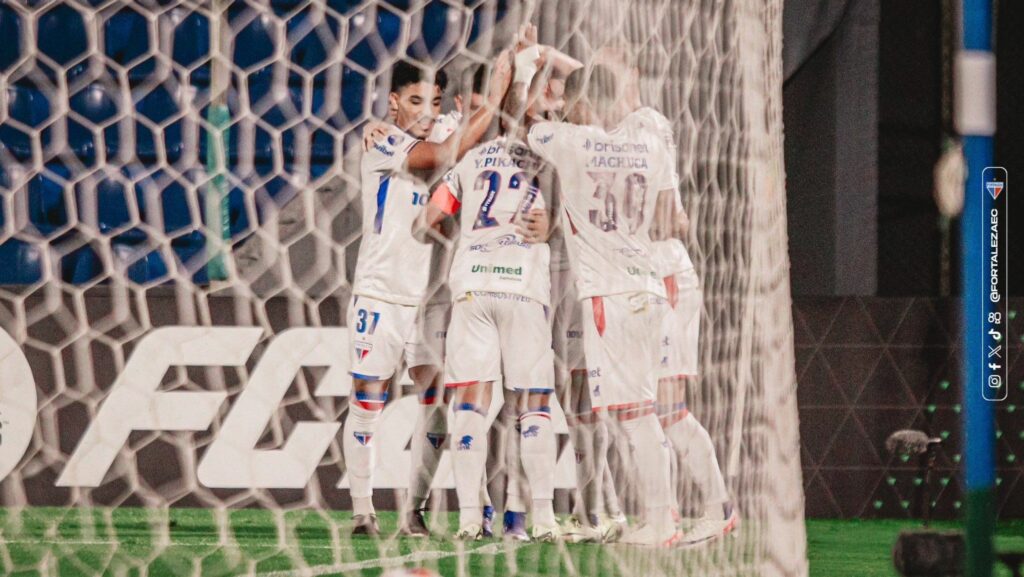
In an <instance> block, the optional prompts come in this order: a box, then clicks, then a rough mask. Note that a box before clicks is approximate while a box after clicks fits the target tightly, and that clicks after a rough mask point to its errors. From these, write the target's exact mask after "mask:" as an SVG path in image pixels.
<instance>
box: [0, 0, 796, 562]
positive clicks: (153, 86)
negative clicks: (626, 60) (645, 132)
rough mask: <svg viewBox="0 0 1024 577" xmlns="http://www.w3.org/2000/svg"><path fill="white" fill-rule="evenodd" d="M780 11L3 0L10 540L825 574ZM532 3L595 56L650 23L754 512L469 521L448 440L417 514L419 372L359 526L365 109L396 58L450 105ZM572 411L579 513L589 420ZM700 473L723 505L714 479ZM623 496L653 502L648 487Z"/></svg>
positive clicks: (720, 5) (0, 433)
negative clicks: (356, 325)
mask: <svg viewBox="0 0 1024 577" xmlns="http://www.w3.org/2000/svg"><path fill="white" fill-rule="evenodd" d="M781 19H782V1H781V0H634V1H632V2H622V1H620V0H557V1H556V0H537V1H536V2H531V1H529V0H521V1H517V0H466V1H465V2H462V1H460V0H446V1H441V0H431V1H426V0H134V1H129V0H39V1H28V0H25V1H17V2H14V1H11V2H3V3H0V38H2V39H3V41H2V42H0V85H2V86H3V88H4V90H3V91H2V92H0V195H2V203H0V224H2V227H3V228H2V236H0V327H2V328H3V331H0V500H2V506H3V508H2V509H0V567H2V568H3V571H4V572H20V571H30V572H38V573H41V574H54V575H56V574H60V575H73V574H83V575H91V574H97V573H109V574H118V575H120V574H129V573H130V574H166V575H200V574H202V575H207V574H251V573H256V574H276V575H293V574H294V575H324V574H335V573H342V574H345V573H350V572H351V573H357V572H362V571H369V572H370V574H376V573H377V572H380V571H381V570H394V569H401V568H410V567H425V568H428V569H430V570H433V571H437V572H439V573H441V574H444V575H456V574H458V575H497V574H515V575H546V574H570V575H599V574H600V575H613V574H614V575H639V574H647V575H664V576H669V575H683V574H690V575H766V576H800V575H806V573H807V567H806V555H805V536H804V525H803V485H802V479H801V473H800V460H799V455H800V447H799V439H798V420H797V412H796V378H795V374H794V359H793V335H792V321H791V318H792V317H791V310H790V296H789V263H788V256H787V254H788V253H787V233H786V212H785V200H786V196H785V188H784V174H783V172H784V171H783V157H782V154H783V147H782V115H781V106H782V102H781V96H782V92H781V90H782V75H781V32H782V30H781V28H782V27H781ZM524 23H533V24H535V25H536V26H537V28H538V37H539V41H540V42H541V43H543V44H547V45H551V46H554V47H556V48H558V49H560V50H562V51H564V52H566V53H567V54H569V55H571V56H573V57H575V58H577V59H579V60H581V61H583V62H587V61H588V59H589V58H591V57H592V56H593V55H594V54H596V53H598V52H599V51H600V50H601V49H602V48H605V47H617V48H621V47H623V46H625V47H627V51H628V52H629V54H630V55H631V58H632V59H633V64H635V66H636V67H637V69H638V70H639V83H640V85H639V88H640V94H641V97H642V100H643V101H644V103H645V104H646V105H649V106H651V107H653V108H655V109H657V110H658V111H660V112H661V113H662V114H664V115H665V116H666V117H667V118H668V119H670V121H671V123H672V127H673V131H674V136H675V141H676V145H677V152H678V158H677V163H678V165H677V171H678V173H679V175H680V193H681V195H682V202H683V206H684V207H685V209H686V211H687V213H688V215H689V218H690V222H691V226H690V228H689V233H688V236H687V238H686V239H684V242H685V244H686V247H687V249H688V251H689V253H690V256H691V258H692V260H693V262H694V264H695V268H696V270H697V274H698V277H699V278H700V285H701V288H702V290H703V307H702V310H701V313H700V314H701V334H700V348H699V351H700V353H699V366H700V373H701V374H700V376H699V378H697V379H696V380H691V381H690V383H689V391H688V395H687V402H688V404H689V410H690V412H691V413H692V414H694V415H696V416H697V417H698V418H699V420H700V422H701V423H702V424H703V425H704V427H705V428H706V429H707V431H708V433H709V434H710V436H711V439H712V441H713V443H714V446H715V448H716V450H717V454H718V459H719V462H720V464H721V468H722V470H723V472H724V474H725V477H726V480H727V485H728V490H729V494H730V495H731V498H732V500H733V503H734V505H735V508H736V510H737V511H738V514H739V518H740V523H739V525H738V527H737V528H736V530H734V531H733V533H732V534H731V535H729V537H728V538H725V539H718V540H715V541H713V542H711V543H709V544H705V545H703V546H699V547H693V548H688V549H679V548H672V549H657V550H653V549H639V548H635V547H630V546H625V545H621V544H602V545H572V544H566V543H555V544H550V545H532V544H527V545H524V544H521V543H516V542H512V541H508V540H502V539H501V537H500V527H498V528H497V529H496V532H497V534H498V537H497V538H496V539H495V540H491V541H480V542H471V543H461V542H453V541H451V540H450V539H447V538H443V537H442V536H450V535H451V533H452V532H453V531H454V529H455V526H454V525H453V523H454V520H453V519H454V517H451V519H452V520H449V514H448V513H447V511H452V512H454V511H457V506H456V505H457V503H456V501H455V497H454V492H453V491H452V490H451V489H452V488H453V487H454V482H453V478H452V471H451V463H450V460H449V459H448V457H447V456H445V457H443V458H442V461H441V464H440V468H439V472H438V474H437V476H436V478H435V480H434V484H433V487H434V489H435V490H434V494H433V496H434V498H433V502H432V511H433V515H431V517H432V523H433V526H434V528H435V534H436V537H434V538H431V539H427V540H420V541H415V540H410V539H405V538H402V537H399V536H397V535H395V532H396V527H395V523H396V521H395V519H396V517H395V514H393V513H392V514H390V516H389V513H387V512H386V510H387V509H396V508H397V507H398V506H399V505H400V503H401V502H402V495H403V493H404V491H405V489H406V485H407V483H408V478H409V467H410V457H409V450H408V445H409V439H410V436H411V434H412V427H413V423H414V421H415V419H416V407H417V402H416V396H415V394H412V392H411V388H410V386H409V383H408V381H407V379H406V378H405V377H403V378H401V379H398V381H399V382H396V383H395V384H394V385H393V386H392V399H391V401H390V402H389V404H388V406H387V408H386V409H385V411H384V414H383V417H382V422H381V424H380V427H379V429H378V431H379V432H378V434H377V436H376V437H375V438H374V440H373V442H374V443H376V444H377V451H378V455H379V457H378V463H377V469H376V477H375V483H376V485H375V486H376V489H377V493H376V497H375V499H376V500H377V506H378V509H379V510H381V520H382V530H383V536H382V537H381V538H379V539H368V538H364V537H353V536H352V535H351V534H350V531H351V500H350V498H349V495H348V489H347V487H348V484H347V480H346V478H345V470H346V468H345V463H344V458H343V451H342V441H341V423H342V422H343V420H344V418H345V416H346V412H347V407H348V403H347V397H348V396H349V394H350V393H351V387H352V383H351V378H350V376H349V374H348V372H347V371H348V368H349V367H348V358H349V347H350V343H349V337H348V332H347V330H346V328H345V319H346V312H347V308H348V306H349V304H348V303H349V299H350V297H351V283H352V280H353V271H354V268H355V264H356V257H357V254H358V247H359V244H360V230H361V218H362V217H361V214H362V211H361V202H362V201H361V199H360V182H359V180H360V176H359V175H360V171H359V159H360V155H361V151H362V147H363V138H362V132H361V129H362V126H363V124H364V122H365V121H366V120H368V119H372V118H383V117H385V116H386V115H387V114H388V97H387V96H388V95H387V80H388V78H389V72H390V67H391V65H392V64H393V63H394V62H395V61H396V59H398V58H402V57H405V58H409V59H414V60H417V61H419V62H422V63H424V64H425V65H428V66H431V67H434V68H436V69H444V70H446V71H447V72H448V74H449V77H450V78H452V79H453V80H454V81H453V82H452V83H451V86H450V87H449V90H448V94H446V97H445V104H444V108H445V109H448V108H450V107H451V106H452V97H453V96H454V95H455V94H456V93H457V92H459V91H460V90H461V89H462V87H463V86H464V84H465V82H463V79H464V77H465V75H464V74H463V71H464V70H468V69H469V68H470V67H471V66H473V65H477V64H485V65H486V64H489V63H490V62H491V61H492V60H493V58H494V56H495V55H496V54H497V52H498V51H500V50H501V49H503V48H506V47H508V46H509V45H511V43H512V42H513V36H514V34H515V32H516V31H517V30H518V29H519V28H520V27H521V26H522V25H523V24H524ZM434 282H436V281H434ZM431 288H432V289H437V288H438V287H436V286H435V287H431ZM496 411H497V409H496V408H495V407H492V417H493V416H494V413H495V412H496ZM554 413H555V415H554V421H555V423H556V431H557V432H558V433H559V448H560V454H559V458H558V465H557V476H556V486H557V489H558V494H557V496H556V502H557V503H558V505H559V512H560V513H566V512H567V510H568V507H569V506H570V505H571V503H572V502H573V501H574V499H575V497H574V496H573V491H572V489H573V487H574V484H575V481H574V479H575V477H574V463H573V461H574V459H573V449H572V447H571V445H569V443H568V436H567V435H566V432H567V429H566V421H565V418H564V416H562V414H561V411H560V410H558V409H557V407H556V409H555V410H554ZM497 437H499V438H501V437H502V435H500V434H498V435H497ZM498 448H499V451H498V452H501V450H503V449H504V448H503V447H501V445H500V443H499V447H498ZM495 463H496V464H495V465H494V466H493V467H491V470H490V471H489V472H488V474H489V476H490V477H492V481H493V482H492V484H491V493H492V494H493V496H494V500H495V502H496V504H500V503H501V502H503V500H504V497H503V496H502V493H503V491H504V488H503V485H502V480H503V478H504V473H505V472H506V471H505V470H504V469H505V468H506V467H505V464H504V463H505V461H504V460H503V459H501V458H497V459H495ZM680 479H681V480H680V483H679V486H678V487H677V488H678V498H679V503H680V508H681V514H682V515H683V517H696V516H698V515H699V512H698V511H699V509H700V507H699V503H700V501H701V499H702V496H701V494H700V490H699V489H696V488H695V483H694V482H693V481H692V480H690V479H687V478H686V475H680ZM622 498H623V502H624V503H625V504H626V505H627V513H630V512H631V510H630V508H629V506H628V505H629V502H630V499H631V498H639V497H638V496H636V495H632V496H631V495H630V494H628V491H624V492H623V495H622ZM498 514H499V518H498V520H497V521H496V525H498V526H500V524H501V522H500V509H499V512H498ZM683 523H684V524H685V523H686V521H685V519H684V521H683Z"/></svg>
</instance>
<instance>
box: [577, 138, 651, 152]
mask: <svg viewBox="0 0 1024 577" xmlns="http://www.w3.org/2000/svg"><path fill="white" fill-rule="evenodd" d="M583 149H584V150H593V151H594V152H615V153H625V154H647V153H649V152H650V149H649V148H648V147H647V144H646V143H643V142H601V141H600V140H596V141H591V140H590V139H589V138H588V139H587V141H586V142H584V143H583Z"/></svg>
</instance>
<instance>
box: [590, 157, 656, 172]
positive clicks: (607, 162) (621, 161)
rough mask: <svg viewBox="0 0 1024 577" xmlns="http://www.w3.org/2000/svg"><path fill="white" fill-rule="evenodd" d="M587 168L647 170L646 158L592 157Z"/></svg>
mask: <svg viewBox="0 0 1024 577" xmlns="http://www.w3.org/2000/svg"><path fill="white" fill-rule="evenodd" d="M587 168H613V169H614V168H635V169H638V170H647V168H648V165H647V157H646V156H591V157H590V160H588V161H587Z"/></svg>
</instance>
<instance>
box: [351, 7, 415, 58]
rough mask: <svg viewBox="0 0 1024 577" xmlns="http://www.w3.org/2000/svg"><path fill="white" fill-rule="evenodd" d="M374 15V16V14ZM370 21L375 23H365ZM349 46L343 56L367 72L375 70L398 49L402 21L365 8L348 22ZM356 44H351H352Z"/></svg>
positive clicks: (385, 11) (383, 11)
mask: <svg viewBox="0 0 1024 577" xmlns="http://www.w3.org/2000/svg"><path fill="white" fill-rule="evenodd" d="M374 12H375V13H374ZM360 16H362V17H363V18H373V19H374V20H375V22H376V25H375V26H374V22H372V21H371V22H366V21H365V19H361V18H360ZM348 33H349V46H348V53H347V54H346V57H347V58H348V59H349V60H351V61H352V62H355V63H356V64H358V65H360V66H362V67H363V68H366V69H367V70H371V71H373V70H377V69H378V68H381V67H382V64H386V63H387V61H388V60H390V57H392V56H394V55H395V54H396V53H397V51H398V49H399V40H400V39H401V35H402V19H401V18H400V17H399V16H398V15H397V14H394V13H392V12H389V11H388V10H386V9H384V8H383V7H380V6H378V7H377V8H376V9H372V8H368V9H367V10H366V11H364V12H363V13H362V14H361V15H359V16H355V17H353V18H351V19H350V20H349V30H348ZM353 41H355V42H356V44H355V45H353V44H352V42H353Z"/></svg>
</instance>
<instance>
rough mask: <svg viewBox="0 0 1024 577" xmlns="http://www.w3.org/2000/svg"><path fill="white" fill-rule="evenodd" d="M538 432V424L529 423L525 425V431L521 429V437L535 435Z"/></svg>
mask: <svg viewBox="0 0 1024 577" xmlns="http://www.w3.org/2000/svg"><path fill="white" fill-rule="evenodd" d="M538 434H540V427H539V426H538V425H530V426H529V427H526V430H525V431H523V437H525V438H527V439H529V438H531V437H536V436H537V435H538Z"/></svg>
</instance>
